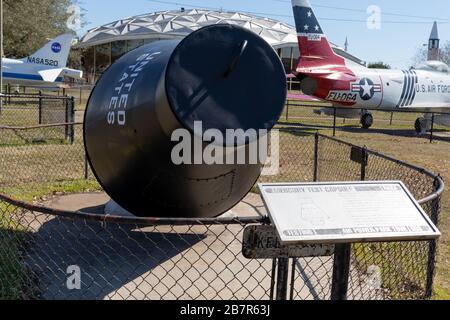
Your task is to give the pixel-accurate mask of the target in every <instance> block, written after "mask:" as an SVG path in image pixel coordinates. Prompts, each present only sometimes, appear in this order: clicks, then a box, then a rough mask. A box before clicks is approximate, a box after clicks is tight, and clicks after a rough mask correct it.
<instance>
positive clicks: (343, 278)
mask: <svg viewBox="0 0 450 320" xmlns="http://www.w3.org/2000/svg"><path fill="white" fill-rule="evenodd" d="M351 252H352V246H351V244H337V245H336V249H335V252H334V265H333V284H332V288H331V300H347V298H348V280H349V277H350V257H351Z"/></svg>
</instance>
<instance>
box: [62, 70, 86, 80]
mask: <svg viewBox="0 0 450 320" xmlns="http://www.w3.org/2000/svg"><path fill="white" fill-rule="evenodd" d="M62 72H63V76H65V77H69V78H74V79H82V78H83V71H81V70H75V69H69V68H64V69H63V71H62Z"/></svg>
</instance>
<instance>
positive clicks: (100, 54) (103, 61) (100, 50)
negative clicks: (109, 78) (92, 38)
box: [95, 43, 111, 75]
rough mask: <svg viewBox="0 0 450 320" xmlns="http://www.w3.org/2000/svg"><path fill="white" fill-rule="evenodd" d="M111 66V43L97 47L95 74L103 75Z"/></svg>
mask: <svg viewBox="0 0 450 320" xmlns="http://www.w3.org/2000/svg"><path fill="white" fill-rule="evenodd" d="M110 65H111V43H107V44H102V45H100V46H96V47H95V73H96V74H97V75H100V74H102V73H103V72H104V71H105V70H106V68H108V67H109V66H110Z"/></svg>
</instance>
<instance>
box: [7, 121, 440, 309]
mask: <svg viewBox="0 0 450 320" xmlns="http://www.w3.org/2000/svg"><path fill="white" fill-rule="evenodd" d="M61 126H62V127H65V126H67V124H63V125H61ZM71 127H72V128H73V132H74V134H73V137H74V139H73V141H72V142H71V143H66V142H65V141H62V142H59V143H57V142H54V141H53V142H51V143H40V144H35V143H33V142H32V141H33V137H34V136H37V137H41V136H42V130H45V128H32V129H23V130H24V132H26V134H27V136H28V137H29V139H27V140H22V139H21V138H17V139H18V140H17V141H18V142H19V141H20V143H2V144H0V298H6V299H15V298H18V299H202V300H212V299H240V300H245V299H250V300H269V299H273V298H275V296H276V295H278V287H279V285H278V284H279V283H280V274H282V272H280V270H281V271H283V269H282V268H285V270H284V274H286V273H287V272H288V273H289V278H288V279H289V289H290V291H288V292H290V298H291V299H296V300H307V299H308V300H311V299H330V298H334V297H335V296H334V295H333V290H334V287H336V285H339V283H336V279H334V277H333V270H334V268H335V264H336V262H337V259H335V257H334V256H329V257H316V258H304V259H294V260H292V259H291V260H289V261H287V259H279V261H276V260H275V261H274V260H248V259H246V258H244V256H243V255H242V241H243V232H244V229H245V228H246V227H247V226H250V225H261V224H269V223H270V221H269V220H268V218H267V216H266V215H265V214H264V208H263V205H262V203H258V202H252V203H250V204H249V205H250V206H252V208H253V209H254V210H253V211H252V212H253V213H254V214H253V215H252V216H250V217H248V216H245V214H241V213H239V212H238V213H236V212H234V216H232V217H228V218H227V217H223V218H218V219H202V220H186V219H150V218H135V217H129V216H110V215H104V214H103V213H104V209H105V208H104V206H103V205H102V203H103V202H102V203H97V202H95V201H92V202H91V201H90V200H89V199H92V197H94V198H95V197H101V196H102V193H101V192H102V190H101V188H100V186H99V185H98V184H97V183H96V181H95V180H94V177H93V175H92V173H90V171H89V168H88V167H87V162H86V159H85V154H84V148H83V141H82V139H83V136H82V127H81V125H77V124H72V125H71ZM11 131H14V129H11V128H9V127H0V136H1V137H4V136H9V135H11ZM395 179H398V180H402V181H403V182H404V183H405V184H406V185H407V186H408V187H409V188H410V190H411V192H412V193H413V194H414V196H415V197H416V198H418V199H424V200H422V201H421V203H422V205H423V208H424V209H425V210H426V212H427V213H428V214H429V215H430V216H431V217H432V220H433V222H435V223H437V220H438V215H439V194H440V193H441V192H442V190H441V189H442V187H443V183H442V181H441V180H440V178H439V177H437V176H435V175H433V174H432V173H430V172H428V171H426V170H423V169H420V168H416V167H414V166H411V165H409V164H406V163H402V162H400V161H397V160H395V159H391V158H389V157H386V156H383V155H381V154H378V153H375V152H372V151H369V150H366V149H361V148H357V147H355V146H352V145H350V144H347V143H344V142H342V141H339V140H335V139H331V138H328V137H325V136H321V135H309V134H306V133H304V132H302V131H299V130H293V129H286V130H281V131H280V171H279V173H278V174H277V175H276V176H265V177H262V178H261V180H260V182H299V181H302V182H303V181H341V180H349V181H357V180H395ZM80 194H81V196H80ZM73 197H81V199H82V200H81V201H82V207H81V208H78V207H77V208H74V206H73ZM252 197H253V198H259V197H258V196H257V195H255V194H253V196H252ZM63 200H64V201H63ZM244 201H246V200H244ZM233 211H234V210H233ZM237 211H239V210H237ZM258 213H259V214H258ZM155 215H157V216H158V214H155ZM435 258H436V242H434V241H431V242H403V243H388V244H383V243H372V244H355V245H353V246H352V258H351V272H350V279H349V298H350V299H426V298H429V297H430V296H431V292H432V291H431V289H432V284H433V276H434V267H435ZM281 262H283V263H284V264H283V263H281ZM277 283H278V284H277Z"/></svg>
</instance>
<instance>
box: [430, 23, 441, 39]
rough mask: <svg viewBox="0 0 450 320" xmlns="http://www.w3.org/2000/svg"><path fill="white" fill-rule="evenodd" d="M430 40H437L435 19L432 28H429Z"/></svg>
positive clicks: (437, 33)
mask: <svg viewBox="0 0 450 320" xmlns="http://www.w3.org/2000/svg"><path fill="white" fill-rule="evenodd" d="M430 40H439V32H438V26H437V22H436V21H435V22H434V24H433V29H432V30H431V34H430Z"/></svg>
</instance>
